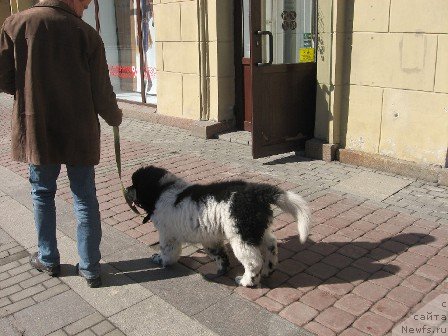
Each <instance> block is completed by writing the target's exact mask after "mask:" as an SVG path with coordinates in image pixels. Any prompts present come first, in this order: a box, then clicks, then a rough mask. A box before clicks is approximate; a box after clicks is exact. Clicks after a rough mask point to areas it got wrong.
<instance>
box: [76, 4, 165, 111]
mask: <svg viewBox="0 0 448 336" xmlns="http://www.w3.org/2000/svg"><path fill="white" fill-rule="evenodd" d="M96 13H98V15H97V16H96ZM83 19H84V21H86V22H87V23H88V24H90V25H91V26H92V27H95V28H96V27H97V24H99V28H100V35H101V37H102V39H103V41H104V45H105V49H106V58H107V63H108V66H109V74H110V78H111V82H112V85H113V87H114V91H115V93H116V95H117V98H118V99H122V100H127V101H135V102H145V103H149V104H157V74H156V51H155V41H156V29H155V24H154V10H153V0H113V1H93V2H92V3H91V5H90V6H89V8H88V9H87V10H86V11H85V12H84V17H83ZM140 37H141V39H142V42H141V43H139V41H140ZM142 82H143V84H142Z"/></svg>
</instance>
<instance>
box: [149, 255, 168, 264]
mask: <svg viewBox="0 0 448 336" xmlns="http://www.w3.org/2000/svg"><path fill="white" fill-rule="evenodd" d="M149 261H151V262H152V263H154V264H157V265H159V266H163V267H165V266H164V265H163V260H162V256H161V255H160V254H159V253H156V254H153V255H152V256H151V257H149Z"/></svg>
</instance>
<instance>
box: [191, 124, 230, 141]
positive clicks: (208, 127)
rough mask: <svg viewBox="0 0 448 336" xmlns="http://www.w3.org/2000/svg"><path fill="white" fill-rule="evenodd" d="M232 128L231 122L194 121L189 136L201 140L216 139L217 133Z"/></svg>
mask: <svg viewBox="0 0 448 336" xmlns="http://www.w3.org/2000/svg"><path fill="white" fill-rule="evenodd" d="M232 128H233V122H225V121H195V122H194V124H193V129H192V130H191V134H193V135H194V136H197V137H199V138H202V139H211V138H216V136H217V135H218V134H219V133H223V132H227V131H229V130H231V129H232Z"/></svg>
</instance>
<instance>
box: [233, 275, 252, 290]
mask: <svg viewBox="0 0 448 336" xmlns="http://www.w3.org/2000/svg"><path fill="white" fill-rule="evenodd" d="M235 282H236V284H237V285H238V286H244V287H254V286H255V284H254V283H253V282H252V281H247V280H246V279H244V276H242V275H239V276H237V277H236V278H235Z"/></svg>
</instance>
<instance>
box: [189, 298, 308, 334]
mask: <svg viewBox="0 0 448 336" xmlns="http://www.w3.org/2000/svg"><path fill="white" fill-rule="evenodd" d="M194 318H195V319H197V320H198V321H199V322H201V323H202V324H204V325H205V326H207V327H208V328H210V329H211V330H213V331H214V332H216V333H217V334H218V335H222V336H225V335H228V336H234V335H245V336H262V335H266V336H290V335H291V336H292V335H307V336H311V335H312V334H310V333H308V332H307V331H305V330H304V329H302V328H299V327H297V326H296V325H294V324H292V323H291V322H289V321H287V320H285V319H283V318H281V317H279V316H278V315H276V314H272V313H270V312H268V311H267V310H265V309H264V308H261V307H260V306H257V305H255V304H253V303H251V302H248V301H246V300H244V299H242V298H241V297H240V296H239V295H237V294H233V295H232V296H230V297H228V298H226V299H224V300H221V301H220V302H219V303H217V304H215V305H214V306H212V307H210V308H208V309H206V310H204V311H202V312H200V313H199V314H197V315H195V316H194Z"/></svg>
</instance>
